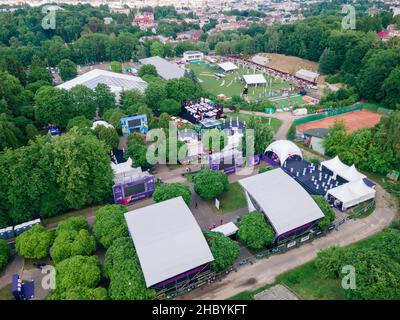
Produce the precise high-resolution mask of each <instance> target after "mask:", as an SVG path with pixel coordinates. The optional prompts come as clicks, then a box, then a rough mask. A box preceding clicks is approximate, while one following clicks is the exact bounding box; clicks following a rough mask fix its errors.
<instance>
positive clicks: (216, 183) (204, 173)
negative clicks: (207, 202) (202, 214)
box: [194, 169, 229, 199]
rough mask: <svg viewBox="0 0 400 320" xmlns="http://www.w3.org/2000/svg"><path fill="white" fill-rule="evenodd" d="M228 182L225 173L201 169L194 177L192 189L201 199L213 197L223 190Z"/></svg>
mask: <svg viewBox="0 0 400 320" xmlns="http://www.w3.org/2000/svg"><path fill="white" fill-rule="evenodd" d="M228 184H229V181H228V176H227V175H226V174H225V173H223V172H220V171H213V170H209V169H203V170H201V171H199V173H197V174H196V176H195V178H194V191H195V192H196V193H197V194H198V195H199V196H200V197H201V198H203V199H213V198H215V197H218V196H219V195H220V194H221V193H222V192H224V191H225V190H226V189H227V187H228Z"/></svg>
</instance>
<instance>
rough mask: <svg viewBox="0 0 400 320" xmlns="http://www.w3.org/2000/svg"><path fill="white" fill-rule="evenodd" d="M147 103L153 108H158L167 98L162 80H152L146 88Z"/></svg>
mask: <svg viewBox="0 0 400 320" xmlns="http://www.w3.org/2000/svg"><path fill="white" fill-rule="evenodd" d="M145 96H146V104H147V105H148V106H149V107H150V108H151V109H152V110H158V109H159V108H160V104H161V102H162V101H164V100H165V99H167V90H166V88H165V84H164V83H163V82H161V81H158V82H151V83H149V85H148V86H147V88H146V90H145Z"/></svg>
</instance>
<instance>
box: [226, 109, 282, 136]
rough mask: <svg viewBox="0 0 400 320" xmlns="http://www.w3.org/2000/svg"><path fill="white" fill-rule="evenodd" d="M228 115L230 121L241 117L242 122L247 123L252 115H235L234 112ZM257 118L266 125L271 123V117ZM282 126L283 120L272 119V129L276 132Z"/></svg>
mask: <svg viewBox="0 0 400 320" xmlns="http://www.w3.org/2000/svg"><path fill="white" fill-rule="evenodd" d="M226 115H227V118H228V119H229V118H232V119H236V118H237V117H239V120H240V121H246V122H248V121H249V119H250V117H251V115H249V114H243V113H234V112H229V113H227V114H226ZM255 117H256V118H258V119H261V121H262V122H263V123H265V124H266V125H268V124H269V121H270V120H269V119H270V118H269V117H262V116H255ZM281 125H282V121H281V120H279V119H276V118H271V126H272V129H273V130H274V132H277V131H278V129H279V128H280V126H281Z"/></svg>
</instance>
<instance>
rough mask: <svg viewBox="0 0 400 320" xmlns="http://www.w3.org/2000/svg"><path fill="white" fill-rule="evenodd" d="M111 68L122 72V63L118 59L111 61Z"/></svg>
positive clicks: (113, 70)
mask: <svg viewBox="0 0 400 320" xmlns="http://www.w3.org/2000/svg"><path fill="white" fill-rule="evenodd" d="M110 69H111V71H112V72H117V73H122V64H121V62H118V61H111V62H110Z"/></svg>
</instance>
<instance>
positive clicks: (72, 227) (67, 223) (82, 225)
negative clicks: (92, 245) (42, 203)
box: [56, 216, 89, 236]
mask: <svg viewBox="0 0 400 320" xmlns="http://www.w3.org/2000/svg"><path fill="white" fill-rule="evenodd" d="M82 229H84V230H89V223H88V222H87V220H86V218H85V217H81V216H78V217H71V218H68V219H65V220H62V221H60V222H59V223H58V225H57V229H56V236H57V235H58V234H59V233H60V232H62V231H79V230H82Z"/></svg>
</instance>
